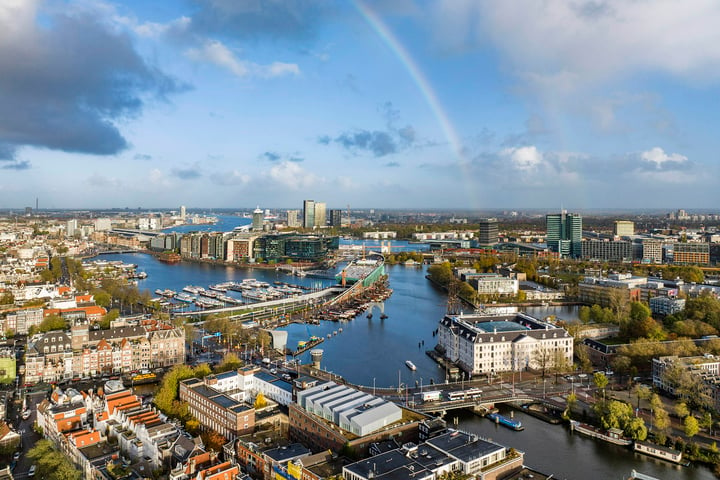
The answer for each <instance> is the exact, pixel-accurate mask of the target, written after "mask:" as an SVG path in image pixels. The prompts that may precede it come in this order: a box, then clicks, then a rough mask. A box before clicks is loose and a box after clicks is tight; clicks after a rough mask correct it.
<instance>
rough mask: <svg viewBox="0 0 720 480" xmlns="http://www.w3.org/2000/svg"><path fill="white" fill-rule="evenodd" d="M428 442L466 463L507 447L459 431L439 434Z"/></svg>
mask: <svg viewBox="0 0 720 480" xmlns="http://www.w3.org/2000/svg"><path fill="white" fill-rule="evenodd" d="M426 443H427V444H428V445H431V446H433V447H435V448H437V449H438V450H439V451H441V452H444V453H446V454H448V455H450V456H452V457H455V458H457V459H458V460H460V461H462V462H465V463H467V462H471V461H473V460H477V459H478V458H482V457H484V456H486V455H489V454H491V453H494V452H496V451H501V450H504V449H505V447H503V446H501V445H498V444H496V443H492V442H488V441H486V440H483V439H481V438H478V437H477V436H475V435H471V434H469V433H465V432H458V431H452V432H448V433H446V434H444V435H439V436H437V437H434V438H431V439H429V440H428V441H427V442H426Z"/></svg>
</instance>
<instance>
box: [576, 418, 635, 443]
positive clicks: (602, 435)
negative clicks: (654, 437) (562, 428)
mask: <svg viewBox="0 0 720 480" xmlns="http://www.w3.org/2000/svg"><path fill="white" fill-rule="evenodd" d="M570 429H571V430H575V431H578V432H580V433H582V434H583V435H587V436H588V437H592V438H598V439H600V440H603V441H605V442H608V443H613V444H615V445H622V446H625V447H627V446H630V445H632V443H633V441H632V440H630V439H629V438H626V437H624V436H623V431H622V430H620V429H619V428H610V429H608V430H602V429H600V428H597V427H593V426H592V425H587V424H585V423H580V422H578V421H576V420H571V421H570Z"/></svg>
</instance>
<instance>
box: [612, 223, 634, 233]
mask: <svg viewBox="0 0 720 480" xmlns="http://www.w3.org/2000/svg"><path fill="white" fill-rule="evenodd" d="M613 235H615V236H616V237H631V236H633V235H635V223H633V222H631V221H628V220H615V223H614V224H613Z"/></svg>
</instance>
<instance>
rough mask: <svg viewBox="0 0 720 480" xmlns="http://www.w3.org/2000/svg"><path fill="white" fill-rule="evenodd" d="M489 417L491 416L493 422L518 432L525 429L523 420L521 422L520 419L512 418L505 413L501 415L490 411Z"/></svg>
mask: <svg viewBox="0 0 720 480" xmlns="http://www.w3.org/2000/svg"><path fill="white" fill-rule="evenodd" d="M487 418H489V419H490V420H492V421H493V422H495V423H497V424H498V425H502V426H503V427H507V428H511V429H513V430H515V431H518V432H519V431H520V430H525V427H523V426H522V422H520V421H518V420H512V419H510V418H507V417H505V416H503V415H500V414H499V413H488V415H487Z"/></svg>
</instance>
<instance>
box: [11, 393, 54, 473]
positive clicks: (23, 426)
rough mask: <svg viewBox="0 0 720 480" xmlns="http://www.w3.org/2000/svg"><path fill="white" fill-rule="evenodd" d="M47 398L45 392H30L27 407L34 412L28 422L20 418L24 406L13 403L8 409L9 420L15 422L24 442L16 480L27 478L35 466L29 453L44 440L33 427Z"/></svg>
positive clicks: (16, 469) (16, 467)
mask: <svg viewBox="0 0 720 480" xmlns="http://www.w3.org/2000/svg"><path fill="white" fill-rule="evenodd" d="M45 396H46V393H45V392H29V393H28V394H27V396H26V398H27V407H28V408H29V409H30V411H31V412H32V413H31V415H30V417H29V418H28V419H27V420H23V419H22V418H21V417H20V411H21V410H22V404H20V403H15V402H13V403H12V405H11V406H10V408H9V409H8V419H12V420H13V421H12V424H13V426H14V427H15V430H16V431H17V432H18V433H19V434H20V438H21V441H22V444H21V445H22V450H21V454H20V459H19V460H18V463H17V465H16V466H15V470H13V478H15V479H22V478H27V476H28V475H27V472H28V470H29V469H30V466H31V465H32V464H33V462H32V461H31V460H30V459H29V458H28V456H27V452H28V450H30V449H31V448H32V447H33V446H35V444H36V443H37V442H38V440H40V439H42V435H39V434H37V433H35V431H34V430H33V428H32V427H33V423H35V416H36V415H37V404H38V403H40V402H41V401H42V400H43V399H44V398H45Z"/></svg>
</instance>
